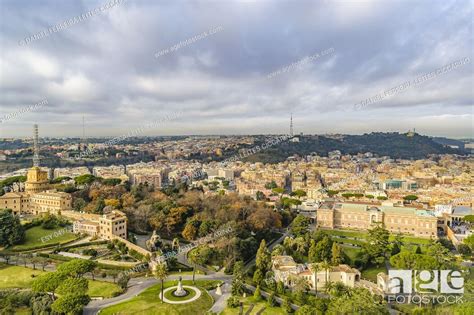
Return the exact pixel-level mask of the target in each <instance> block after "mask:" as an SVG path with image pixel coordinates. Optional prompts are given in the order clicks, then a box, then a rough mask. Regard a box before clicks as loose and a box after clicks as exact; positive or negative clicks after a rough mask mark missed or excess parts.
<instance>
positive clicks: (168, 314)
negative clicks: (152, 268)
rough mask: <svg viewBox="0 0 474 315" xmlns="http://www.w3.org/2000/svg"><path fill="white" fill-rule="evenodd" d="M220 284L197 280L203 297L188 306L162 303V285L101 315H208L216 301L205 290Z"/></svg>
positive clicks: (172, 282)
mask: <svg viewBox="0 0 474 315" xmlns="http://www.w3.org/2000/svg"><path fill="white" fill-rule="evenodd" d="M218 283H220V281H212V280H209V281H207V280H197V281H196V286H197V287H198V288H200V289H201V291H202V295H201V297H200V298H199V299H197V300H196V301H194V302H191V303H187V304H168V303H161V300H160V298H159V294H160V293H161V284H157V285H154V286H152V287H150V288H148V289H146V290H145V291H143V292H142V293H140V294H139V295H137V296H136V297H134V298H132V299H131V300H129V301H126V302H123V303H120V304H117V305H113V306H110V307H107V308H105V309H103V310H101V312H100V314H101V315H104V314H121V315H124V314H160V315H177V314H183V315H188V314H196V315H197V314H206V312H207V311H208V310H209V309H210V308H211V306H212V304H213V303H214V300H213V299H212V297H211V296H210V295H209V294H208V293H207V292H206V291H205V290H204V289H203V287H205V288H211V287H213V286H215V285H217V284H218ZM177 284H178V282H177V281H167V282H165V284H164V287H165V288H168V287H172V286H175V285H177ZM183 285H192V281H190V280H185V281H183Z"/></svg>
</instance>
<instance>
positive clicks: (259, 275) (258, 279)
mask: <svg viewBox="0 0 474 315" xmlns="http://www.w3.org/2000/svg"><path fill="white" fill-rule="evenodd" d="M263 277H264V275H263V272H262V270H260V269H257V270H256V271H255V272H254V274H253V283H254V284H255V285H260V284H261V283H262V281H263Z"/></svg>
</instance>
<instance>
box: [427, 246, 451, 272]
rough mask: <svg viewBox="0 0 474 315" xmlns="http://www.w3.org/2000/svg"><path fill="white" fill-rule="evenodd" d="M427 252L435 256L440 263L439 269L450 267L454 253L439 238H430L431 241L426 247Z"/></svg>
mask: <svg viewBox="0 0 474 315" xmlns="http://www.w3.org/2000/svg"><path fill="white" fill-rule="evenodd" d="M425 254H426V255H428V256H431V257H433V258H434V259H435V260H436V262H437V263H438V267H439V269H441V268H446V269H450V268H449V267H450V265H451V260H452V259H453V257H452V256H453V255H452V254H451V252H450V250H449V249H447V248H446V247H444V246H443V244H441V243H440V242H439V241H438V240H430V243H429V244H428V246H427V247H426V251H425Z"/></svg>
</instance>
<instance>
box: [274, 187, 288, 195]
mask: <svg viewBox="0 0 474 315" xmlns="http://www.w3.org/2000/svg"><path fill="white" fill-rule="evenodd" d="M272 192H274V193H275V194H279V195H281V194H283V193H284V192H285V189H284V188H281V187H276V188H273V189H272Z"/></svg>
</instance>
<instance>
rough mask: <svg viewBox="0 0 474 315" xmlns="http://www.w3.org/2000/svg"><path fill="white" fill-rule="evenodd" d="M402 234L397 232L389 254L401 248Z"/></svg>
mask: <svg viewBox="0 0 474 315" xmlns="http://www.w3.org/2000/svg"><path fill="white" fill-rule="evenodd" d="M402 245H403V236H402V235H401V234H400V233H398V234H396V235H395V238H394V240H393V242H392V248H391V250H390V256H393V255H396V254H398V253H399V252H400V251H401V250H402Z"/></svg>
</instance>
